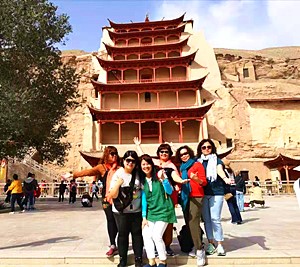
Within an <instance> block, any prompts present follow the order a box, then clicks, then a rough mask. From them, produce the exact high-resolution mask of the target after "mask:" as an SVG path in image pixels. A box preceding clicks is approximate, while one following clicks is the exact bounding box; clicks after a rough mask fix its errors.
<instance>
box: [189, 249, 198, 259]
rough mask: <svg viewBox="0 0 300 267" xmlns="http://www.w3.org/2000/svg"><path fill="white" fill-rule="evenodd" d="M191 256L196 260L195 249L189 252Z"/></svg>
mask: <svg viewBox="0 0 300 267" xmlns="http://www.w3.org/2000/svg"><path fill="white" fill-rule="evenodd" d="M189 256H190V257H192V258H196V250H195V249H194V248H193V249H192V251H190V252H189Z"/></svg>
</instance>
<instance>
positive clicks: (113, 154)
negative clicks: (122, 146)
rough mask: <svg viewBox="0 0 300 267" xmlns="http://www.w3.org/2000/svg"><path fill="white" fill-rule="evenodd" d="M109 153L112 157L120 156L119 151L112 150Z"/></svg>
mask: <svg viewBox="0 0 300 267" xmlns="http://www.w3.org/2000/svg"><path fill="white" fill-rule="evenodd" d="M109 154H110V155H111V156H112V157H113V156H118V153H117V152H110V153H109Z"/></svg>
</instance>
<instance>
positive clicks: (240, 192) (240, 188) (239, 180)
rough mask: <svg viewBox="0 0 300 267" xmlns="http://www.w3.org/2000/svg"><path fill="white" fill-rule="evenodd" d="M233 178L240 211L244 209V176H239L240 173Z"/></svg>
mask: <svg viewBox="0 0 300 267" xmlns="http://www.w3.org/2000/svg"><path fill="white" fill-rule="evenodd" d="M234 180H235V189H236V195H235V197H236V201H237V205H238V208H239V211H240V212H243V211H244V209H245V198H244V195H245V194H246V184H245V180H244V178H243V177H242V176H241V173H240V172H238V174H237V175H236V176H235V177H234Z"/></svg>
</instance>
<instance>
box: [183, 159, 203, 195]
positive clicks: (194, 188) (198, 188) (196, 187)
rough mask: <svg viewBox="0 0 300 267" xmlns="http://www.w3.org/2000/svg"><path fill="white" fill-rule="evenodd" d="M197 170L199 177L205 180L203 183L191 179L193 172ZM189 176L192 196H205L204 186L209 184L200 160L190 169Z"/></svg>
mask: <svg viewBox="0 0 300 267" xmlns="http://www.w3.org/2000/svg"><path fill="white" fill-rule="evenodd" d="M196 172H198V178H199V179H200V180H201V181H203V183H202V185H200V184H199V183H198V182H196V181H194V180H193V179H191V173H196ZM188 177H189V179H190V185H191V192H190V197H204V189H203V187H204V186H206V185H207V180H206V175H205V169H204V167H203V165H202V164H201V163H200V162H195V163H194V165H193V166H192V167H191V168H190V169H189V170H188Z"/></svg>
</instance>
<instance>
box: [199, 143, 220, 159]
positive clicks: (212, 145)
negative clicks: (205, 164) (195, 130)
mask: <svg viewBox="0 0 300 267" xmlns="http://www.w3.org/2000/svg"><path fill="white" fill-rule="evenodd" d="M206 142H208V143H209V144H210V145H211V154H217V148H216V146H215V143H214V142H213V141H212V140H211V139H203V140H201V142H200V143H199V145H198V147H197V158H200V157H201V155H202V150H201V147H202V146H203V144H204V143H206Z"/></svg>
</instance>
